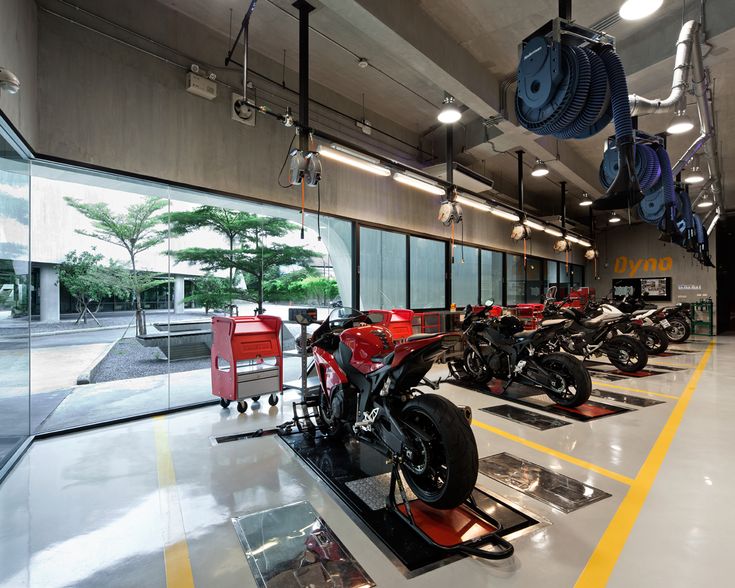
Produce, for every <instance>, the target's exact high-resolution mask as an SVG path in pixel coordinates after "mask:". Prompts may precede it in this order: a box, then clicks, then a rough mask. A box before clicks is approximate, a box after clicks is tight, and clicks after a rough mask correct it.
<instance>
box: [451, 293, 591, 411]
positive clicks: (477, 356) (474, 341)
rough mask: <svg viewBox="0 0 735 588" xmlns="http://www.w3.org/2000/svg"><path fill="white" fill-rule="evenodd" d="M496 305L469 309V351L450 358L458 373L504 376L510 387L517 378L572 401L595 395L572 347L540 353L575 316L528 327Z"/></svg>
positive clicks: (479, 378)
mask: <svg viewBox="0 0 735 588" xmlns="http://www.w3.org/2000/svg"><path fill="white" fill-rule="evenodd" d="M491 308H492V304H488V305H485V306H482V307H480V308H479V309H475V310H473V309H472V307H471V306H468V307H467V308H466V309H465V318H464V321H463V323H462V329H463V331H464V343H465V351H464V354H463V356H462V357H461V358H454V359H453V358H448V362H447V363H448V366H449V371H450V373H451V374H452V376H453V377H454V378H456V379H458V380H465V381H467V380H469V381H472V382H475V383H477V384H485V383H487V382H488V381H489V380H491V379H492V378H498V379H500V380H505V385H504V386H503V391H504V392H505V391H506V390H507V389H508V387H509V386H510V385H511V384H512V383H513V382H518V383H521V384H526V385H529V386H535V387H539V388H541V389H542V390H544V392H546V394H547V395H548V396H549V398H551V400H553V401H554V402H555V403H557V404H559V405H561V406H567V407H575V406H579V405H580V404H584V403H585V402H586V401H587V400H588V399H589V397H590V392H592V380H591V379H590V375H589V372H588V371H587V369H586V368H585V367H584V365H583V364H582V362H581V361H580V360H579V359H577V358H576V357H573V356H571V355H567V354H566V353H547V354H543V355H541V354H540V353H539V350H540V349H542V348H543V347H544V346H545V344H546V343H548V342H549V341H550V340H553V339H556V338H557V337H559V333H560V332H561V331H562V330H563V329H564V328H565V326H566V323H569V322H570V321H567V320H562V319H558V320H549V321H546V324H545V325H544V326H542V327H541V328H539V329H536V330H534V331H524V330H523V325H522V324H521V322H520V321H519V320H518V319H517V318H515V317H511V316H505V317H502V318H494V317H489V316H488V311H489V310H490V309H491Z"/></svg>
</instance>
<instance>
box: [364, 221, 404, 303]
mask: <svg viewBox="0 0 735 588" xmlns="http://www.w3.org/2000/svg"><path fill="white" fill-rule="evenodd" d="M406 305H407V300H406V235H404V234H401V233H394V232H391V231H381V230H379V229H371V228H368V227H360V307H361V308H364V309H371V308H386V309H390V308H405V307H406Z"/></svg>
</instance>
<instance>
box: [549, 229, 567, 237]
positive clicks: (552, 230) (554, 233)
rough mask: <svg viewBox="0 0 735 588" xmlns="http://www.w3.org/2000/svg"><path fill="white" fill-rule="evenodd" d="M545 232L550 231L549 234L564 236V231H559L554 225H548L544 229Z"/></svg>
mask: <svg viewBox="0 0 735 588" xmlns="http://www.w3.org/2000/svg"><path fill="white" fill-rule="evenodd" d="M544 233H548V234H549V235H553V236H554V237H562V236H563V233H562V232H561V231H557V230H556V229H554V228H552V227H546V228H545V229H544Z"/></svg>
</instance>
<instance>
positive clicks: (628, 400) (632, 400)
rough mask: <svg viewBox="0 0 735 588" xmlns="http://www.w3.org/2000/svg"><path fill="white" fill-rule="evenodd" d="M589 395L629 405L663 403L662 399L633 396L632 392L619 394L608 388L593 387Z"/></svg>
mask: <svg viewBox="0 0 735 588" xmlns="http://www.w3.org/2000/svg"><path fill="white" fill-rule="evenodd" d="M591 395H592V396H594V397H595V398H606V399H608V400H614V401H615V402H622V403H623V404H630V405H631V406H640V407H643V408H645V407H646V406H656V405H657V404H665V403H664V401H663V400H653V399H651V398H641V397H640V396H634V395H632V394H620V393H619V392H610V391H609V390H600V389H599V388H593V389H592V394H591Z"/></svg>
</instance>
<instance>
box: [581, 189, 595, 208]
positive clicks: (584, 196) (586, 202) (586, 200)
mask: <svg viewBox="0 0 735 588" xmlns="http://www.w3.org/2000/svg"><path fill="white" fill-rule="evenodd" d="M593 202H594V200H592V198H590V195H589V194H587V192H585V193H584V194H582V201H581V202H580V203H579V205H580V206H592V203H593Z"/></svg>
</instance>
